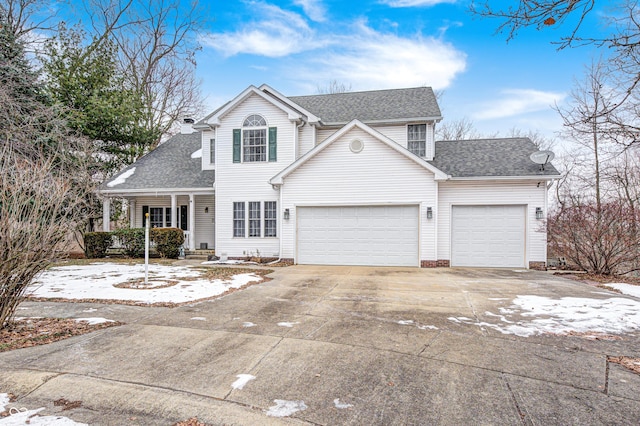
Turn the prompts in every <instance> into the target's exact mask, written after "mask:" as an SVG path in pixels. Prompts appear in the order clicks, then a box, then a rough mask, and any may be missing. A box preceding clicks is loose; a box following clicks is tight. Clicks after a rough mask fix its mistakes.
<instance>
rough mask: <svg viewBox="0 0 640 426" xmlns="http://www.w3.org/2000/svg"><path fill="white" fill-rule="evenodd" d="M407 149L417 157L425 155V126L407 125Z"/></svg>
mask: <svg viewBox="0 0 640 426" xmlns="http://www.w3.org/2000/svg"><path fill="white" fill-rule="evenodd" d="M407 149H409V151H411V152H413V153H414V154H415V155H417V156H418V157H425V156H426V155H427V125H426V124H409V126H408V134H407Z"/></svg>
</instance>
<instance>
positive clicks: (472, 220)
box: [451, 206, 525, 268]
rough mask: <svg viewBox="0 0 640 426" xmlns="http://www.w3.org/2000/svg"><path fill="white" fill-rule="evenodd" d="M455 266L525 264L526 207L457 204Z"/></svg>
mask: <svg viewBox="0 0 640 426" xmlns="http://www.w3.org/2000/svg"><path fill="white" fill-rule="evenodd" d="M451 244H452V246H451V266H479V267H511V268H513V267H516V268H521V267H524V266H525V206H453V211H452V225H451Z"/></svg>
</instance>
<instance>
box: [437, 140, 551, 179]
mask: <svg viewBox="0 0 640 426" xmlns="http://www.w3.org/2000/svg"><path fill="white" fill-rule="evenodd" d="M435 148H436V154H435V157H434V159H433V161H430V163H431V164H433V165H434V166H436V167H437V168H438V169H440V170H442V171H443V172H445V173H447V174H448V175H451V176H452V177H474V176H496V177H498V176H505V177H508V176H554V175H559V174H560V173H558V170H556V168H555V167H554V166H553V165H552V164H547V165H546V166H545V167H544V171H541V170H540V165H538V164H536V163H534V162H533V161H531V159H530V158H529V155H530V154H531V153H532V152H535V151H537V150H538V149H537V148H536V146H535V145H534V144H533V142H531V140H530V139H529V138H505V139H474V140H460V141H438V142H436V146H435Z"/></svg>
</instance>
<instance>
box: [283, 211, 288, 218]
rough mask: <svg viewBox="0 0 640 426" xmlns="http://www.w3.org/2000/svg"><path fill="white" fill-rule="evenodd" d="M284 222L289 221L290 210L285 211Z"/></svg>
mask: <svg viewBox="0 0 640 426" xmlns="http://www.w3.org/2000/svg"><path fill="white" fill-rule="evenodd" d="M283 217H284V220H289V209H284V216H283Z"/></svg>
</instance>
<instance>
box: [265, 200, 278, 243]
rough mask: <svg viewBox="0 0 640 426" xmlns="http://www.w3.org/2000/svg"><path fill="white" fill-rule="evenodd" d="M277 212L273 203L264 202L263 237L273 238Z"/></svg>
mask: <svg viewBox="0 0 640 426" xmlns="http://www.w3.org/2000/svg"><path fill="white" fill-rule="evenodd" d="M277 215H278V210H277V209H276V202H275V201H265V202H264V236H265V237H275V236H276V229H277V227H278V216H277Z"/></svg>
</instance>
